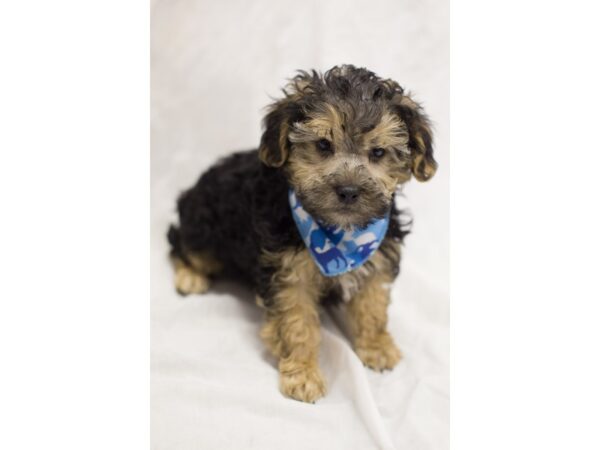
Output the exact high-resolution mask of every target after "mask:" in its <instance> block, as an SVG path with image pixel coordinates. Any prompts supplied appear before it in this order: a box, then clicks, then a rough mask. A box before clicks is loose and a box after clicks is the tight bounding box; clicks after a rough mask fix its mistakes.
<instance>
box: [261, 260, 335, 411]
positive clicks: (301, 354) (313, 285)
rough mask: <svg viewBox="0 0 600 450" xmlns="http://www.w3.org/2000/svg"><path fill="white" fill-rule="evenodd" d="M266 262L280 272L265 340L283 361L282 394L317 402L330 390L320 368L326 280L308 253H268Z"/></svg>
mask: <svg viewBox="0 0 600 450" xmlns="http://www.w3.org/2000/svg"><path fill="white" fill-rule="evenodd" d="M264 259H265V260H268V261H269V263H270V264H272V265H274V266H275V267H279V268H280V269H279V270H278V271H277V272H276V273H275V275H274V277H273V280H272V284H273V288H274V290H275V292H276V294H275V301H274V306H273V307H272V308H269V309H268V311H267V317H266V323H265V325H264V326H263V328H262V330H261V337H262V339H263V340H264V342H265V344H266V345H267V347H268V348H269V349H270V350H271V352H272V353H273V355H275V356H276V357H277V358H279V372H280V388H281V391H282V392H283V393H284V394H285V395H287V396H289V397H292V398H294V399H296V400H301V401H304V402H314V401H315V400H317V399H318V398H320V397H322V396H323V395H324V394H325V391H326V387H325V380H324V378H323V376H322V375H321V372H320V370H319V367H318V352H319V344H320V341H321V335H320V330H319V326H320V325H319V312H318V300H319V294H320V287H321V284H322V283H321V282H322V277H321V275H320V274H319V273H318V269H317V268H316V266H315V264H314V262H313V261H312V260H311V258H310V255H309V254H308V251H307V250H302V251H300V252H295V251H285V252H282V253H279V254H265V255H264Z"/></svg>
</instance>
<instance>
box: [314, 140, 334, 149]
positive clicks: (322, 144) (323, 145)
mask: <svg viewBox="0 0 600 450" xmlns="http://www.w3.org/2000/svg"><path fill="white" fill-rule="evenodd" d="M317 148H318V149H319V150H320V151H322V152H330V151H331V142H329V141H328V140H327V139H319V140H318V141H317Z"/></svg>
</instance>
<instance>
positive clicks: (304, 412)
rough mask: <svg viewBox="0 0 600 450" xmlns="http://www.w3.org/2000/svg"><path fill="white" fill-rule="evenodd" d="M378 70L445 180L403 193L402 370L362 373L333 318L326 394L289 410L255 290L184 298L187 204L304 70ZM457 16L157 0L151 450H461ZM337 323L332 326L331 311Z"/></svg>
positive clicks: (398, 298)
mask: <svg viewBox="0 0 600 450" xmlns="http://www.w3.org/2000/svg"><path fill="white" fill-rule="evenodd" d="M342 63H352V64H355V65H358V66H365V67H368V68H370V69H371V70H374V71H375V72H377V73H378V74H380V75H381V76H384V77H390V78H394V79H396V80H397V81H398V82H400V83H401V84H402V85H403V86H405V87H407V88H408V89H409V90H410V91H412V92H413V93H414V95H415V98H416V99H417V100H418V101H420V102H422V103H423V104H424V107H425V109H426V111H427V112H428V113H429V114H430V116H431V118H432V120H433V122H434V125H435V132H436V135H435V138H436V142H437V145H436V159H437V160H438V162H439V163H440V169H439V171H438V174H437V175H436V177H435V178H434V179H433V180H432V181H431V182H429V183H427V184H419V183H417V182H416V181H412V182H411V184H410V185H409V186H408V187H407V188H406V189H405V194H406V197H407V201H408V203H409V206H410V209H411V211H412V213H413V215H414V225H413V233H412V234H410V235H409V236H408V238H407V239H406V245H405V247H404V249H403V261H402V265H401V275H400V277H399V279H398V281H397V283H396V284H395V286H394V288H393V291H392V297H393V302H392V305H391V307H390V310H389V312H390V320H389V329H390V331H391V333H392V334H393V336H394V338H395V340H396V342H397V343H398V345H399V347H400V348H401V349H402V351H403V354H404V358H403V360H402V361H401V362H400V364H399V365H398V366H397V367H396V369H394V370H393V371H392V372H387V373H383V374H380V373H375V372H372V371H370V370H369V369H367V368H365V367H363V365H362V364H361V362H360V361H359V359H358V358H357V357H356V355H355V354H354V353H353V351H352V349H351V347H350V346H349V344H348V340H347V339H346V337H345V336H344V335H343V334H342V332H341V331H340V329H339V326H338V325H336V320H333V319H332V316H331V314H329V313H324V314H323V325H322V328H323V342H322V346H321V356H320V362H321V367H322V369H323V373H324V375H325V376H326V378H327V381H328V388H329V392H328V394H327V396H326V397H325V398H323V399H321V400H319V401H318V402H317V403H316V404H304V403H301V402H297V401H294V400H290V399H287V398H284V397H283V396H282V395H281V394H280V392H279V390H278V374H277V370H276V363H275V361H274V360H273V358H272V357H271V356H269V354H268V353H267V351H266V349H265V347H264V346H263V344H262V343H261V341H260V339H259V337H258V331H259V328H260V325H261V321H262V313H261V311H260V310H259V309H258V307H256V306H255V305H254V304H253V296H252V293H251V292H248V291H247V290H245V289H244V288H241V287H239V286H231V285H227V284H224V283H218V284H217V285H216V286H215V287H214V289H213V290H211V291H210V292H209V293H208V294H205V295H202V296H191V297H187V298H182V297H180V296H179V295H177V294H176V293H175V290H174V288H173V273H172V269H171V266H170V264H169V261H168V259H167V252H168V246H167V242H166V238H165V234H166V230H167V227H168V224H169V223H170V222H172V221H174V220H175V217H176V216H175V214H174V209H175V200H176V197H177V195H178V193H179V192H181V191H182V190H183V189H185V188H187V187H189V186H190V185H191V184H192V183H193V182H194V181H195V180H196V178H197V177H198V175H199V174H200V172H201V171H203V170H204V169H206V168H207V167H208V166H209V165H210V164H212V163H213V162H214V161H215V160H216V159H217V158H218V157H220V156H223V155H226V154H227V153H229V152H231V151H233V150H240V149H249V148H253V147H256V146H257V144H258V141H259V138H260V120H261V117H262V114H263V112H264V111H263V110H262V109H261V108H263V107H264V106H265V105H266V104H268V103H269V101H270V96H271V97H274V96H277V95H278V88H279V87H281V85H282V83H283V81H284V80H285V79H286V78H289V77H290V76H292V75H293V73H294V71H295V70H296V69H309V68H313V67H314V68H317V69H327V68H329V67H331V66H333V65H335V64H342ZM448 77H449V75H448V5H447V2H446V1H445V0H442V1H433V0H418V1H416V0H402V1H369V2H360V1H342V0H340V1H316V0H304V1H302V2H300V1H295V2H292V1H281V0H278V1H274V0H269V1H251V2H245V1H241V0H239V1H238V0H235V1H233V0H231V1H223V2H209V1H204V2H201V1H193V0H177V1H175V0H173V1H167V0H155V1H153V3H152V169H151V170H152V217H151V224H152V231H151V233H152V234H151V236H152V243H151V251H152V261H151V278H152V306H151V314H152V317H151V324H152V325H151V326H152V330H151V332H152V355H151V357H152V375H151V388H152V392H151V425H152V448H153V449H158V450H169V449H178V450H179V449H182V450H183V449H261V450H264V449H286V450H292V449H372V448H373V449H374V448H383V449H393V448H395V449H409V450H421V449H444V448H447V447H448V429H449V426H448V356H449V355H448ZM334 317H335V314H334Z"/></svg>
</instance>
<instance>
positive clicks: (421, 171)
mask: <svg viewBox="0 0 600 450" xmlns="http://www.w3.org/2000/svg"><path fill="white" fill-rule="evenodd" d="M392 103H393V105H394V108H395V110H396V113H397V114H398V115H399V116H400V118H401V119H402V120H403V121H404V123H405V124H406V126H407V127H408V135H409V139H408V146H409V148H410V151H411V154H412V173H413V175H414V176H415V178H416V179H417V180H419V181H427V180H429V179H430V178H431V177H433V175H435V172H436V170H437V166H438V165H437V162H436V161H435V159H433V136H432V133H431V126H430V124H429V119H428V118H427V116H426V115H425V113H424V112H423V108H421V106H420V105H419V104H418V103H416V102H415V101H413V100H412V99H411V98H410V97H409V96H408V95H406V94H404V93H397V94H396V95H394V98H393V100H392Z"/></svg>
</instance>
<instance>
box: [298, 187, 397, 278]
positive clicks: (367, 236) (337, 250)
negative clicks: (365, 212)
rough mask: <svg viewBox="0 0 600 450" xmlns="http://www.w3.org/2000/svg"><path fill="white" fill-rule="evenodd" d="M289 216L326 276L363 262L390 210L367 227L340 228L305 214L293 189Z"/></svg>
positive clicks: (380, 235)
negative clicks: (324, 223)
mask: <svg viewBox="0 0 600 450" xmlns="http://www.w3.org/2000/svg"><path fill="white" fill-rule="evenodd" d="M289 200H290V206H291V208H292V216H294V221H295V222H296V226H297V227H298V231H299V232H300V236H302V239H303V240H304V243H305V244H306V247H307V248H308V250H309V252H310V255H311V256H312V258H313V259H314V261H315V263H316V264H317V267H318V268H319V270H320V271H321V273H322V274H323V275H325V276H326V277H333V276H336V275H341V274H343V273H346V272H349V271H351V270H354V269H356V268H358V267H360V266H362V265H363V264H364V263H365V262H366V261H367V260H368V259H369V257H370V256H371V255H372V254H373V252H375V250H377V248H378V247H379V244H381V241H383V238H384V237H385V232H386V231H387V227H388V223H389V221H390V217H389V214H386V216H385V217H384V218H383V219H379V220H376V221H374V222H371V223H370V224H369V225H367V227H366V228H353V229H351V230H343V229H342V228H340V227H328V226H323V225H321V224H319V223H318V222H317V221H316V220H314V219H313V218H312V217H311V215H310V214H308V213H307V212H306V211H305V210H304V208H303V207H302V205H301V204H300V201H299V200H298V198H297V197H296V194H295V193H294V191H293V190H291V189H290V193H289Z"/></svg>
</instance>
